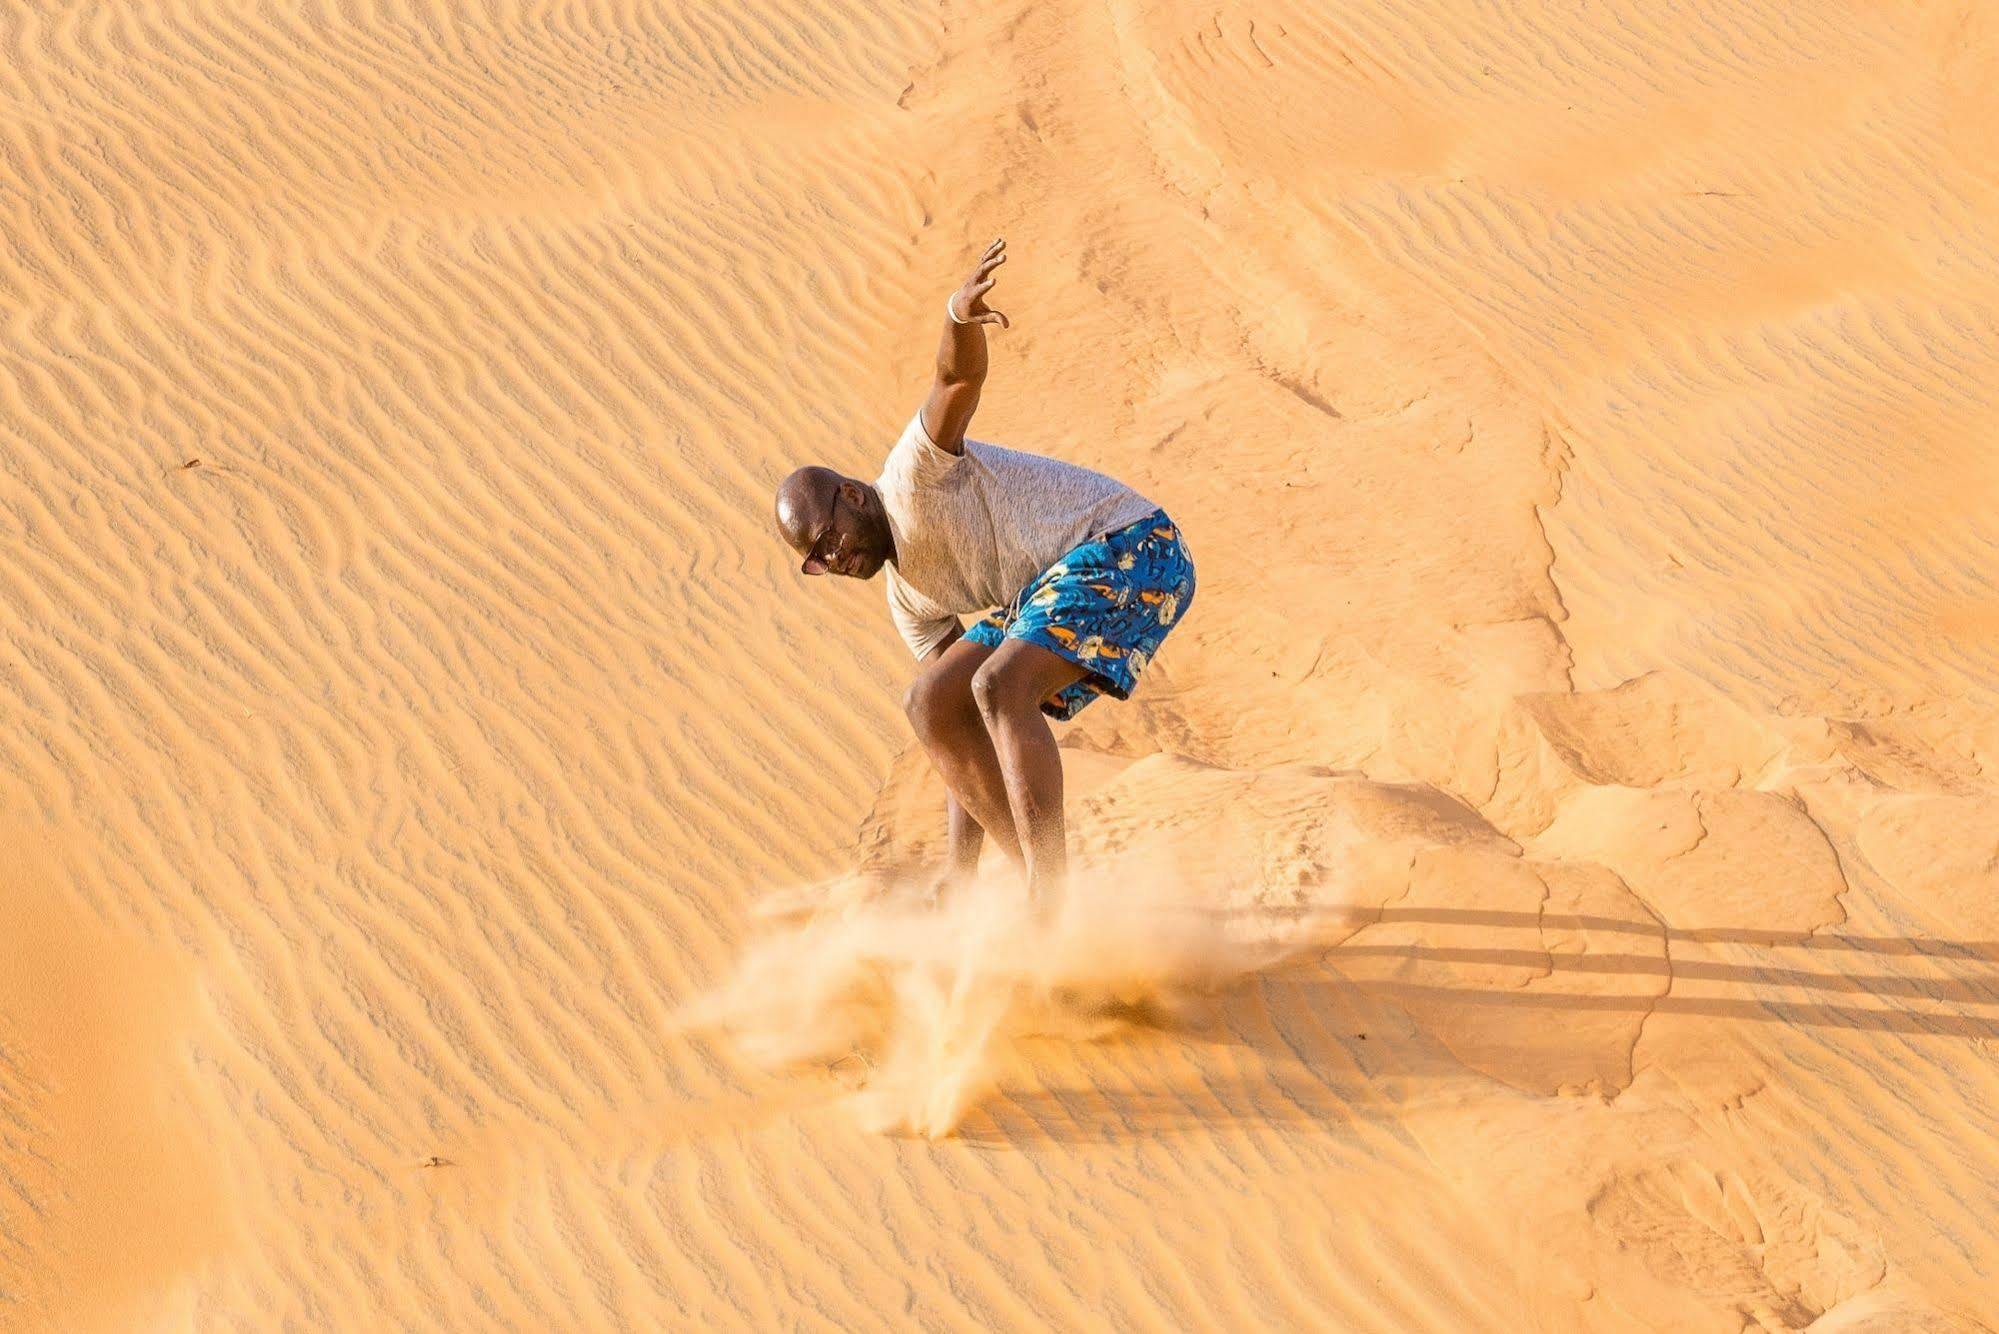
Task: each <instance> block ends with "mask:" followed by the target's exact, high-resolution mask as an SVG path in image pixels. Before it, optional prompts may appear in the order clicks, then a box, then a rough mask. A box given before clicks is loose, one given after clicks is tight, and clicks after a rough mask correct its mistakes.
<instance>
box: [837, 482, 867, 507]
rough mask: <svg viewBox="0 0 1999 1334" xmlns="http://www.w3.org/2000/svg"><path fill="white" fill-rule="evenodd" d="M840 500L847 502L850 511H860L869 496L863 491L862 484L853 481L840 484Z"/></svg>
mask: <svg viewBox="0 0 1999 1334" xmlns="http://www.w3.org/2000/svg"><path fill="white" fill-rule="evenodd" d="M840 499H842V500H844V501H846V502H847V508H848V509H856V510H857V509H860V508H861V502H862V501H864V500H866V499H867V496H866V495H865V494H863V492H862V491H861V484H860V483H859V482H856V481H853V480H851V479H849V480H847V481H844V482H842V483H840Z"/></svg>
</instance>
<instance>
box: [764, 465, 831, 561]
mask: <svg viewBox="0 0 1999 1334" xmlns="http://www.w3.org/2000/svg"><path fill="white" fill-rule="evenodd" d="M846 480H847V479H846V478H844V477H842V476H841V475H840V474H839V473H837V472H834V471H833V470H832V469H831V468H821V467H819V466H818V465H816V464H808V465H807V466H805V467H803V468H799V469H797V470H795V471H794V472H792V474H791V475H790V476H789V477H786V478H785V479H784V480H783V481H781V482H779V483H778V484H777V531H778V532H779V533H780V534H782V535H783V537H784V540H785V542H786V543H788V544H789V545H790V546H791V548H792V550H794V551H798V552H804V551H807V550H809V549H810V548H811V546H812V544H813V543H814V542H816V541H818V540H819V532H820V530H821V529H822V528H824V527H825V526H826V520H827V519H828V518H829V517H831V515H832V513H833V498H834V496H836V495H837V494H838V493H839V490H840V483H842V482H844V481H846Z"/></svg>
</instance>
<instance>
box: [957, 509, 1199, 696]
mask: <svg viewBox="0 0 1999 1334" xmlns="http://www.w3.org/2000/svg"><path fill="white" fill-rule="evenodd" d="M1193 601H1194V560H1193V557H1191V556H1189V555H1188V554H1187V548H1186V546H1185V544H1184V543H1182V542H1181V540H1180V529H1179V528H1178V526H1176V525H1175V524H1174V522H1173V521H1172V520H1171V519H1169V518H1167V517H1166V511H1165V510H1154V511H1153V512H1152V513H1151V514H1149V515H1147V516H1146V517H1145V518H1143V519H1140V520H1139V521H1138V522H1137V523H1134V524H1129V525H1127V526H1125V527H1123V528H1119V529H1117V530H1116V531H1115V532H1111V533H1106V534H1105V535H1104V536H1102V537H1099V538H1097V539H1095V540H1093V541H1089V542H1085V543H1083V544H1082V545H1081V546H1079V547H1077V548H1076V549H1075V550H1073V551H1071V552H1070V553H1069V554H1068V555H1066V556H1064V557H1063V558H1062V559H1061V560H1058V561H1056V562H1055V563H1054V564H1053V565H1051V566H1049V567H1048V568H1047V569H1045V570H1043V571H1042V572H1041V573H1040V574H1038V575H1036V576H1035V577H1034V579H1033V580H1032V581H1031V582H1030V583H1029V584H1028V585H1027V587H1026V588H1023V589H1021V590H1020V592H1019V593H1018V594H1016V595H1015V597H1014V599H1013V603H1012V605H1011V606H1007V607H1001V608H999V609H998V610H996V611H992V612H989V613H987V614H986V615H985V617H983V618H982V619H981V620H979V621H977V622H975V623H974V624H973V625H972V626H971V627H970V628H969V629H967V630H966V631H965V638H967V639H969V640H971V641H972V642H973V643H975V644H985V645H988V646H990V647H992V648H998V647H999V646H1000V644H1001V642H1002V641H1004V640H1008V639H1025V640H1027V641H1028V642H1029V643H1032V644H1039V645H1041V646H1042V647H1043V648H1046V649H1050V650H1052V651H1054V652H1056V653H1059V654H1061V655H1062V656H1063V657H1065V658H1067V659H1069V661H1071V662H1073V663H1075V664H1077V665H1078V666H1080V667H1084V668H1087V669H1088V671H1089V675H1087V676H1085V677H1083V678H1082V679H1081V680H1079V681H1077V682H1075V683H1073V684H1071V685H1069V686H1066V687H1064V688H1063V689H1061V690H1059V691H1057V692H1056V693H1055V694H1053V695H1050V696H1049V697H1048V698H1047V699H1045V700H1043V701H1042V703H1041V711H1042V712H1043V713H1045V714H1047V715H1048V716H1049V717H1051V718H1057V719H1062V720H1067V719H1070V718H1074V717H1075V716H1076V715H1077V714H1078V713H1080V712H1082V711H1083V709H1085V708H1086V707H1088V706H1089V705H1090V704H1091V703H1092V702H1093V701H1094V700H1095V699H1096V698H1097V696H1099V695H1110V696H1113V697H1114V698H1117V699H1129V698H1130V697H1131V691H1132V687H1133V686H1135V685H1137V684H1138V674H1139V673H1140V672H1142V671H1144V670H1145V664H1146V663H1148V662H1150V661H1151V660H1152V656H1153V655H1154V654H1155V653H1157V652H1159V645H1160V643H1161V642H1162V641H1163V640H1164V639H1165V638H1166V634H1167V632H1168V631H1169V630H1171V629H1172V628H1173V627H1174V626H1175V625H1177V624H1179V622H1180V618H1181V617H1183V616H1185V615H1186V614H1187V608H1188V607H1189V606H1191V605H1192V604H1193Z"/></svg>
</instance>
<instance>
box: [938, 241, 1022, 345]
mask: <svg viewBox="0 0 1999 1334" xmlns="http://www.w3.org/2000/svg"><path fill="white" fill-rule="evenodd" d="M1004 263H1006V238H1005V237H1003V236H1002V237H999V238H997V239H995V240H994V241H993V243H992V244H991V245H989V246H987V247H986V253H985V254H983V255H981V256H979V267H978V268H976V269H974V270H973V271H972V276H971V277H969V278H967V279H965V283H964V286H962V287H960V288H959V289H958V290H957V291H955V292H953V293H952V294H951V309H952V310H954V311H956V312H957V314H958V318H959V319H961V320H963V321H964V322H965V323H967V324H997V325H999V327H1000V328H1002V329H1011V328H1012V327H1013V325H1012V324H1011V323H1009V322H1008V320H1007V318H1006V316H1004V315H1002V314H1000V313H999V312H998V311H996V310H994V309H992V307H990V306H988V305H987V304H986V293H987V292H989V291H991V290H992V286H993V283H994V282H995V281H996V280H995V279H994V278H993V276H992V273H993V270H994V269H996V268H998V267H999V266H1000V265H1002V264H1004Z"/></svg>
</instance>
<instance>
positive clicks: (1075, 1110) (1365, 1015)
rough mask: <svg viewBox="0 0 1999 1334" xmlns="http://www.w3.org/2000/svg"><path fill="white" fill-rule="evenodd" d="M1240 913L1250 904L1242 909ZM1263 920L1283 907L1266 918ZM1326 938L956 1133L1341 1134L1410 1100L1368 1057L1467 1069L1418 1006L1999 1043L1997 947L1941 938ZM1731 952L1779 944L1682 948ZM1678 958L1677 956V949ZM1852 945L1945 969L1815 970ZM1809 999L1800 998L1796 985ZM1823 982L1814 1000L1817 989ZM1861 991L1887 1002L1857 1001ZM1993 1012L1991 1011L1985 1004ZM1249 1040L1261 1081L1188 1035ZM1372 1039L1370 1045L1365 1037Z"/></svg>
mask: <svg viewBox="0 0 1999 1334" xmlns="http://www.w3.org/2000/svg"><path fill="white" fill-rule="evenodd" d="M1233 915H1234V916H1241V915H1243V914H1233ZM1257 915H1258V916H1261V917H1264V918H1266V919H1268V917H1269V916H1270V914H1267V913H1259V914H1257ZM1388 923H1413V924H1419V925H1433V926H1451V927H1481V928H1489V929H1491V930H1493V931H1494V932H1495V933H1496V936H1498V938H1497V939H1496V940H1495V943H1494V944H1493V945H1491V946H1489V947H1487V946H1478V947H1458V946H1440V945H1433V944H1429V943H1424V942H1397V943H1391V944H1374V943H1370V942H1367V941H1366V940H1365V939H1364V938H1363V939H1360V940H1353V939H1348V938H1347V937H1350V936H1351V935H1352V934H1353V933H1354V932H1356V931H1358V930H1360V929H1361V928H1363V927H1366V926H1372V925H1376V924H1388ZM1303 925H1304V926H1305V927H1306V930H1307V932H1308V934H1309V933H1316V932H1319V931H1324V932H1325V933H1326V935H1327V937H1328V938H1329V939H1328V942H1327V943H1325V944H1323V945H1319V946H1316V947H1308V948H1306V949H1305V950H1304V951H1303V952H1302V953H1301V954H1299V955H1296V956H1294V958H1293V961H1292V962H1290V963H1287V964H1284V965H1282V966H1279V967H1276V968H1273V969H1271V970H1269V971H1266V972H1262V973H1255V974H1251V975H1248V976H1245V977H1243V978H1240V979H1237V980H1236V981H1235V982H1234V984H1233V985H1231V986H1229V987H1227V988H1226V989H1224V990H1222V991H1220V992H1219V993H1217V994H1216V995H1215V996H1213V997H1212V998H1211V1003H1210V1005H1209V1007H1208V1008H1207V1010H1206V1012H1205V1020H1204V1021H1203V1022H1199V1023H1196V1024H1194V1025H1192V1026H1189V1027H1163V1028H1160V1029H1157V1030H1147V1029H1145V1028H1142V1027H1141V1028H1137V1029H1134V1030H1132V1031H1131V1032H1129V1033H1127V1034H1126V1035H1124V1036H1122V1037H1121V1038H1118V1039H1114V1040H1113V1041H1112V1042H1111V1043H1109V1044H1107V1046H1108V1051H1107V1052H1106V1058H1107V1063H1108V1064H1109V1065H1111V1066H1112V1068H1113V1069H1114V1070H1115V1071H1116V1072H1117V1073H1118V1074H1119V1075H1121V1076H1124V1078H1123V1079H1122V1080H1121V1082H1120V1083H1119V1084H1116V1085H1107V1084H1105V1083H1102V1082H1098V1083H1092V1084H1089V1085H1085V1086H1081V1087H1074V1088H1061V1087H1050V1088H1044V1089H1041V1090H1033V1091H1026V1090H1009V1091H1002V1092H1000V1093H996V1094H995V1095H993V1097H992V1098H991V1099H990V1100H989V1101H988V1102H987V1103H986V1104H985V1105H983V1106H982V1107H980V1108H979V1109H978V1110H977V1111H975V1112H974V1113H973V1115H972V1116H971V1117H969V1118H968V1119H967V1121H966V1123H965V1125H964V1126H963V1127H962V1128H961V1130H960V1134H961V1136H962V1137H963V1138H964V1139H965V1140H966V1141H967V1142H969V1143H973V1144H984V1145H990V1146H993V1147H1000V1146H1011V1147H1022V1146H1024V1145H1027V1144H1031V1143H1033V1142H1034V1141H1035V1140H1037V1139H1041V1140H1050V1139H1052V1140H1055V1141H1057V1142H1065V1143H1109V1142H1115V1141H1118V1140H1121V1139H1125V1138H1129V1137H1133V1136H1141V1135H1143V1136H1157V1135H1162V1134H1164V1135H1171V1134H1173V1133H1175V1132H1192V1131H1194V1130H1196V1129H1197V1128H1202V1129H1210V1130H1211V1129H1212V1128H1213V1127H1214V1126H1215V1125H1216V1124H1217V1123H1218V1122H1226V1121H1248V1122H1256V1123H1261V1124H1265V1125H1269V1126H1272V1127H1287V1128H1290V1129H1293V1130H1298V1129H1305V1130H1314V1129H1316V1130H1324V1131H1326V1132H1328V1133H1331V1132H1335V1131H1337V1130H1339V1129H1340V1128H1342V1127H1348V1126H1352V1125H1353V1124H1355V1123H1356V1122H1360V1121H1367V1120H1379V1119H1385V1118H1387V1117H1389V1116H1391V1115H1395V1114H1399V1112H1400V1111H1403V1110H1406V1109H1407V1107H1408V1100H1407V1098H1406V1096H1403V1097H1401V1098H1399V1100H1398V1101H1397V1102H1395V1103H1394V1104H1393V1105H1391V1104H1390V1103H1388V1102H1387V1101H1385V1100H1384V1099H1383V1097H1382V1096H1380V1095H1379V1094H1378V1093H1376V1092H1373V1091H1371V1090H1370V1089H1369V1087H1368V1085H1369V1082H1370V1066H1371V1065H1372V1064H1373V1062H1372V1061H1371V1059H1370V1055H1369V1053H1370V1050H1372V1051H1375V1052H1382V1051H1383V1050H1384V1049H1383V1044H1394V1048H1395V1050H1394V1060H1393V1061H1392V1062H1383V1064H1384V1065H1392V1067H1393V1070H1394V1073H1395V1076H1396V1078H1397V1079H1398V1081H1400V1088H1401V1090H1402V1091H1403V1092H1404V1093H1406V1088H1407V1081H1408V1080H1409V1079H1411V1078H1412V1077H1413V1078H1416V1079H1421V1078H1422V1077H1423V1076H1425V1075H1426V1074H1436V1075H1439V1076H1444V1075H1451V1074H1461V1073H1462V1072H1463V1069H1464V1067H1463V1065H1462V1063H1460V1062H1458V1061H1456V1060H1455V1059H1454V1058H1451V1057H1450V1056H1449V1055H1448V1053H1446V1052H1443V1051H1441V1050H1440V1049H1439V1048H1438V1045H1437V1044H1436V1042H1435V1041H1434V1040H1432V1039H1429V1038H1427V1037H1425V1036H1423V1035H1421V1034H1420V1033H1419V1032H1418V1031H1417V1028H1418V1026H1417V1025H1416V1024H1414V1023H1413V1022H1412V1020H1411V1019H1410V1016H1409V1011H1408V1010H1407V1009H1406V1008H1405V1006H1406V1005H1407V1004H1408V1003H1411V1002H1414V1003H1416V1004H1418V1005H1419V1006H1422V1007H1424V1008H1425V1009H1426V1010H1427V1011H1428V1012H1430V1013H1435V1012H1436V1011H1437V1010H1438V1009H1439V1008H1441V1007H1450V1006H1467V1007H1479V1008H1493V1009H1502V1010H1514V1011H1519V1012H1521V1013H1522V1014H1523V1016H1528V1017H1531V1016H1536V1015H1539V1016H1545V1022H1546V1028H1545V1029H1543V1030H1537V1031H1540V1032H1544V1033H1546V1034H1549V1035H1551V1036H1549V1037H1548V1038H1547V1040H1549V1041H1559V1040H1560V1032H1561V1028H1560V1025H1561V1021H1562V1018H1563V1016H1565V1015H1576V1014H1585V1013H1588V1014H1603V1013H1610V1014H1629V1015H1631V1016H1633V1017H1641V1016H1646V1015H1687V1016H1697V1017H1701V1018H1706V1019H1713V1020H1718V1021H1724V1022H1735V1023H1760V1024H1768V1023H1775V1024H1784V1025H1788V1026H1792V1027H1807V1028H1826V1029H1840V1030H1847V1031H1851V1032H1862V1033H1889V1034H1900V1035H1911V1036H1923V1037H1937V1038H1946V1039H1959V1040H1962V1039H1979V1040H1988V1041H1989V1040H1994V1039H1999V941H1989V940H1928V939H1922V938H1918V937H1907V938H1904V937H1868V936H1845V935H1814V934H1811V933H1807V932H1783V931H1758V930H1752V929H1743V928H1734V927H1725V928H1686V929H1679V928H1670V927H1669V928H1662V927H1661V926H1660V925H1659V923H1657V922H1655V921H1653V920H1651V919H1649V918H1646V919H1631V920H1627V919H1619V918H1612V917H1596V916H1579V915H1563V914H1557V913H1548V914H1540V913H1529V912H1502V911H1488V910H1481V909H1461V908H1430V907H1394V908H1385V909H1380V910H1365V911H1356V912H1351V913H1344V914H1327V913H1314V914H1312V915H1311V917H1310V918H1309V920H1308V921H1306V922H1305V923H1303ZM1520 929H1533V930H1534V931H1536V933H1537V938H1538V932H1539V931H1540V930H1541V929H1558V930H1576V931H1589V932H1593V933H1599V934H1609V935H1618V934H1628V935H1630V936H1633V937H1636V938H1643V939H1647V940H1651V941H1658V940H1660V939H1661V938H1662V937H1663V939H1664V944H1665V947H1666V951H1665V953H1666V957H1662V956H1660V955H1658V954H1646V953H1638V952H1631V953H1611V954H1597V953H1590V954H1558V953H1551V952H1549V951H1546V950H1540V949H1522V948H1518V947H1514V946H1509V945H1508V944H1507V943H1506V942H1505V940H1504V938H1503V935H1499V933H1504V932H1507V931H1514V930H1520ZM1688 945H1733V946H1747V947H1753V948H1757V949H1768V950H1771V951H1773V955H1772V957H1771V958H1770V960H1769V961H1768V962H1764V961H1761V960H1758V961H1754V962H1741V963H1724V962H1715V961H1712V960H1709V959H1690V958H1687V957H1685V954H1684V951H1683V950H1681V949H1679V948H1678V947H1681V946H1688ZM1674 956H1677V957H1674ZM1814 956H1816V957H1818V958H1823V959H1825V960H1827V961H1828V962H1830V961H1831V960H1833V959H1835V958H1839V959H1846V960H1855V956H1862V957H1864V958H1869V959H1872V958H1878V959H1880V960H1882V961H1883V963H1884V964H1885V963H1886V962H1887V961H1888V960H1890V959H1910V960H1925V961H1928V962H1929V963H1930V964H1932V965H1941V966H1943V967H1944V968H1946V969H1947V970H1948V971H1947V975H1946V976H1940V977H1939V976H1930V977H1924V976H1917V975H1904V974H1898V973H1894V972H1883V971H1877V970H1870V971H1866V972H1841V971H1826V970H1824V969H1817V968H1812V967H1809V966H1802V965H1808V964H1809V963H1810V962H1811V961H1812V960H1813V958H1814ZM1381 960H1392V961H1397V962H1399V963H1401V964H1402V965H1404V966H1402V967H1398V968H1396V970H1395V973H1396V976H1394V977H1390V978H1371V977H1350V976H1348V974H1347V973H1346V972H1345V971H1343V968H1342V965H1343V964H1353V963H1360V962H1363V961H1381ZM1426 964H1446V965H1461V966H1475V965H1481V964H1484V965H1500V966H1510V967H1532V968H1535V969H1546V968H1552V969H1553V970H1554V974H1556V975H1579V974H1587V975H1591V976H1594V977H1619V976H1625V977H1632V978H1645V979H1658V978H1670V979H1671V980H1672V982H1673V984H1674V985H1675V986H1677V985H1678V984H1679V983H1680V982H1682V981H1697V982H1700V983H1703V984H1705V985H1704V986H1703V988H1702V989H1703V990H1704V991H1710V992H1711V991H1712V990H1713V989H1714V987H1715V985H1716V984H1719V985H1721V986H1723V987H1726V988H1728V989H1730V990H1731V991H1733V990H1734V989H1736V988H1739V989H1740V994H1739V995H1736V994H1730V995H1721V996H1717V995H1712V994H1704V995H1698V996H1685V995H1675V994H1671V993H1670V992H1669V993H1668V994H1665V995H1655V994H1650V993H1649V992H1647V993H1644V994H1638V993H1634V994H1631V995H1616V994H1602V993H1596V994H1574V993H1566V994H1565V993H1562V992H1559V991H1552V990H1538V991H1537V990H1535V989H1532V988H1526V989H1516V988H1500V987H1481V986H1465V985H1461V984H1457V983H1455V982H1453V981H1450V980H1439V981H1429V980H1426V979H1424V977H1423V966H1424V965H1426ZM1800 991H1802V992H1806V993H1808V995H1807V997H1799V996H1798V995H1797V993H1798V992H1800ZM1810 993H1818V996H1822V997H1823V999H1820V998H1818V996H1812V995H1810ZM1865 998H1872V999H1876V1000H1879V1001H1882V1002H1885V1003H1883V1004H1879V1005H1867V1004H1862V1003H1859V1002H1861V1001H1862V1000H1863V999H1865ZM1981 1007H1992V1008H1990V1009H1989V1010H1987V1009H1984V1008H1981ZM1186 1042H1198V1043H1202V1044H1207V1045H1224V1046H1236V1047H1240V1048H1245V1049H1247V1050H1246V1051H1244V1052H1243V1053H1242V1054H1241V1055H1238V1056H1236V1057H1234V1058H1232V1059H1231V1060H1229V1061H1227V1062H1224V1063H1222V1064H1223V1065H1224V1068H1226V1065H1228V1064H1235V1065H1252V1066H1254V1067H1255V1070H1256V1074H1255V1075H1254V1076H1252V1077H1244V1078H1240V1079H1229V1080H1218V1079H1216V1078H1215V1077H1214V1076H1213V1073H1212V1067H1213V1066H1214V1065H1215V1064H1216V1063H1215V1062H1206V1063H1203V1067H1202V1068H1199V1069H1197V1068H1196V1066H1195V1064H1194V1063H1193V1062H1191V1061H1188V1060H1187V1059H1185V1056H1184V1055H1183V1054H1180V1053H1177V1052H1176V1051H1175V1049H1174V1048H1175V1044H1176V1043H1186ZM1370 1043H1372V1044H1374V1045H1373V1047H1372V1049H1370V1047H1369V1044H1370Z"/></svg>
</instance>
